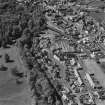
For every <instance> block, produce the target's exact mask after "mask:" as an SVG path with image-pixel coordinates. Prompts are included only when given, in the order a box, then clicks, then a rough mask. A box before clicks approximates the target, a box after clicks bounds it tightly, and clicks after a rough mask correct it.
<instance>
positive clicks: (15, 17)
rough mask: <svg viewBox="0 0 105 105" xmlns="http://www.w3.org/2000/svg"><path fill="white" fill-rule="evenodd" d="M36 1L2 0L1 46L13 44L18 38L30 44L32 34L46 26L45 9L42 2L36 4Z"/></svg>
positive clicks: (0, 6) (0, 17) (0, 14)
mask: <svg viewBox="0 0 105 105" xmlns="http://www.w3.org/2000/svg"><path fill="white" fill-rule="evenodd" d="M34 2H35V0H34V1H32V0H31V1H30V2H23V3H19V2H18V1H16V0H4V2H0V47H2V46H3V47H6V45H8V44H9V45H12V44H14V43H16V40H17V39H21V41H23V43H24V44H25V43H27V45H29V46H30V40H31V38H32V36H35V35H36V33H38V32H39V30H40V29H44V28H46V20H45V17H44V14H43V11H44V9H43V7H42V6H41V4H40V5H39V4H37V5H35V4H33V3H34ZM32 4H33V5H32Z"/></svg>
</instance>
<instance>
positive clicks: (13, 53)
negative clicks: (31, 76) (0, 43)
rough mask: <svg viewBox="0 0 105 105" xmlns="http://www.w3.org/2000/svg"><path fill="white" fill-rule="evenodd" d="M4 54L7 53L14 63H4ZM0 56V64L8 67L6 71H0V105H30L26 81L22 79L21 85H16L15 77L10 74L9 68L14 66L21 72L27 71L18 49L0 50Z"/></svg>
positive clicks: (29, 94)
mask: <svg viewBox="0 0 105 105" xmlns="http://www.w3.org/2000/svg"><path fill="white" fill-rule="evenodd" d="M5 53H7V54H8V55H9V56H10V59H12V60H14V62H11V63H5V60H4V55H5ZM0 55H2V58H0V64H3V65H5V66H6V67H8V70H7V71H0V105H31V98H30V96H31V92H30V89H29V85H28V81H27V80H26V79H25V78H24V79H23V83H22V84H20V85H18V84H16V77H14V76H12V74H11V68H13V67H15V66H17V68H18V70H20V71H21V72H25V71H26V70H27V68H25V67H24V65H23V63H22V61H21V59H20V57H19V53H18V48H17V47H16V46H13V47H11V48H9V49H0Z"/></svg>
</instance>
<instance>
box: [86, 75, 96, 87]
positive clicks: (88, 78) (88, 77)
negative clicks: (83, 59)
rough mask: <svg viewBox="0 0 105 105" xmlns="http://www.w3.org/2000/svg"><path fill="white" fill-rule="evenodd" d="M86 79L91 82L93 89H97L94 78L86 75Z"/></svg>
mask: <svg viewBox="0 0 105 105" xmlns="http://www.w3.org/2000/svg"><path fill="white" fill-rule="evenodd" d="M86 79H87V80H88V81H89V83H90V85H91V87H93V88H94V87H95V84H94V82H93V80H92V78H91V77H90V75H89V73H86Z"/></svg>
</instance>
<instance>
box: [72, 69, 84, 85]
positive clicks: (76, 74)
mask: <svg viewBox="0 0 105 105" xmlns="http://www.w3.org/2000/svg"><path fill="white" fill-rule="evenodd" d="M74 73H75V76H76V77H77V78H78V82H79V85H82V83H83V82H82V80H81V78H80V75H79V73H78V71H77V69H74Z"/></svg>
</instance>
